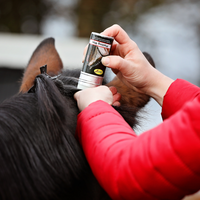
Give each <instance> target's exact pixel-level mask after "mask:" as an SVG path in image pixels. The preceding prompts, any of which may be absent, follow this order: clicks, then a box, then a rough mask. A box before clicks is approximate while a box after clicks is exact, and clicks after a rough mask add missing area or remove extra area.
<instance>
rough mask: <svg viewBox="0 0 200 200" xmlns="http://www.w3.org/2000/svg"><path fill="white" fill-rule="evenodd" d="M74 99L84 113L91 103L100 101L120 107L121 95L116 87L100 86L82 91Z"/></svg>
mask: <svg viewBox="0 0 200 200" xmlns="http://www.w3.org/2000/svg"><path fill="white" fill-rule="evenodd" d="M74 98H75V99H76V101H77V104H78V107H79V110H80V111H82V110H84V109H85V108H86V107H87V106H89V105H90V104H91V103H93V102H95V101H98V100H102V101H105V102H106V103H108V104H110V105H114V106H119V105H120V103H119V100H120V98H121V95H120V94H119V93H117V89H116V88H115V87H110V88H108V87H107V86H99V87H95V88H88V89H84V90H81V91H79V92H77V93H75V95H74Z"/></svg>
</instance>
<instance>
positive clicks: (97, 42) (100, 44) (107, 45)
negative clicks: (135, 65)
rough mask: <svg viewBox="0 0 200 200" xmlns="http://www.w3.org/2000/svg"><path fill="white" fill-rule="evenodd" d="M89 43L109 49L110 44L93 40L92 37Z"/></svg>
mask: <svg viewBox="0 0 200 200" xmlns="http://www.w3.org/2000/svg"><path fill="white" fill-rule="evenodd" d="M90 44H91V45H95V46H97V47H102V48H106V49H110V48H111V45H110V44H107V43H104V42H99V41H97V40H93V39H90Z"/></svg>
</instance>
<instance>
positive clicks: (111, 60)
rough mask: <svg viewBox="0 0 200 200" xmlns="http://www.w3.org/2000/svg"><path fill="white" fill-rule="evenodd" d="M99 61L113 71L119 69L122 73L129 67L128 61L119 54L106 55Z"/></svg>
mask: <svg viewBox="0 0 200 200" xmlns="http://www.w3.org/2000/svg"><path fill="white" fill-rule="evenodd" d="M101 62H102V64H103V65H104V66H106V67H109V68H111V69H112V70H114V72H115V71H116V70H119V71H121V72H122V73H124V71H125V70H126V71H128V68H130V67H131V66H130V63H129V62H128V61H127V60H125V59H123V58H121V57H120V56H106V57H103V58H102V59H101ZM131 68H132V67H131ZM131 68H130V69H131Z"/></svg>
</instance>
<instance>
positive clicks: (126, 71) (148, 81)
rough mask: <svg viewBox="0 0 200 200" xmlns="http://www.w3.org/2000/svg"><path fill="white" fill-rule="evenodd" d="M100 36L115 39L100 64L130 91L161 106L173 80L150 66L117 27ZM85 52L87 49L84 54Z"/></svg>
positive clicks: (124, 33) (123, 32)
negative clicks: (140, 94) (152, 99)
mask: <svg viewBox="0 0 200 200" xmlns="http://www.w3.org/2000/svg"><path fill="white" fill-rule="evenodd" d="M101 34H102V35H105V36H111V37H114V39H115V41H114V43H113V45H112V49H111V55H110V56H106V57H103V58H102V60H101V62H102V64H103V65H105V66H107V67H109V68H112V70H113V72H114V73H115V74H116V75H117V76H118V78H119V79H120V80H121V81H122V82H123V83H124V84H125V85H127V86H128V87H129V88H130V89H134V90H135V91H137V92H140V93H144V94H147V95H149V96H151V97H153V98H154V99H155V100H156V101H157V102H158V103H159V104H160V105H161V106H162V102H163V97H164V95H165V93H166V91H167V89H168V87H169V86H170V85H171V83H172V82H173V80H172V79H170V78H169V77H167V76H165V75H164V74H162V73H160V72H159V71H158V70H156V69H155V68H154V67H152V66H151V64H150V63H149V62H148V60H147V59H146V58H145V56H144V55H143V53H142V52H141V51H140V49H139V48H138V46H137V44H136V43H135V42H134V41H133V40H131V39H130V38H129V36H128V35H127V33H126V32H125V31H124V30H123V29H122V28H121V27H120V26H119V25H113V26H111V27H109V28H107V29H106V30H105V31H103V32H102V33H101ZM86 50H87V47H86V48H85V51H84V54H85V52H86Z"/></svg>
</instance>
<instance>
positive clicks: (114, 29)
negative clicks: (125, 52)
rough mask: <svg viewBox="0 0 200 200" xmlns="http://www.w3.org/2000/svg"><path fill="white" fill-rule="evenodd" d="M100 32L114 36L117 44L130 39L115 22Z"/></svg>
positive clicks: (124, 42)
mask: <svg viewBox="0 0 200 200" xmlns="http://www.w3.org/2000/svg"><path fill="white" fill-rule="evenodd" d="M101 34H102V35H106V36H111V37H114V38H115V40H116V41H117V42H118V43H119V44H126V43H127V42H129V41H130V38H129V36H128V34H127V33H126V32H125V31H124V30H123V29H122V28H121V27H120V26H119V25H117V24H115V25H113V26H111V27H109V28H107V29H105V30H104V31H103V32H102V33H101Z"/></svg>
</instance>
